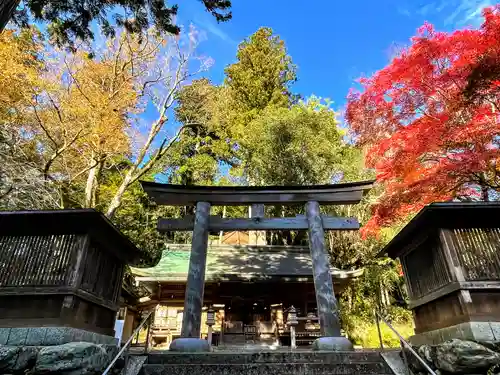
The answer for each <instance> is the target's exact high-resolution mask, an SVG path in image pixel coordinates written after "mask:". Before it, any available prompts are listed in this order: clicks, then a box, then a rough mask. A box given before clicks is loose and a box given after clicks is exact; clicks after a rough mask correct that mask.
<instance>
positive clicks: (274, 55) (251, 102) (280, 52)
mask: <svg viewBox="0 0 500 375" xmlns="http://www.w3.org/2000/svg"><path fill="white" fill-rule="evenodd" d="M236 58H237V60H238V61H237V62H236V63H234V64H232V65H229V66H228V67H227V68H226V70H225V72H226V81H225V83H226V85H227V86H228V87H229V88H230V90H231V95H232V97H233V99H234V102H235V104H236V105H237V106H238V107H239V108H240V109H241V110H242V111H252V110H257V111H258V110H263V109H264V108H266V107H267V106H268V105H273V106H286V105H287V104H288V103H289V100H290V98H291V97H292V94H291V92H290V85H291V84H292V83H293V82H295V81H296V79H297V76H296V66H295V65H294V64H293V63H292V58H291V57H290V55H288V54H287V51H286V48H285V43H284V41H283V40H281V39H280V38H279V36H277V35H275V34H274V33H273V30H272V29H271V28H268V27H261V28H260V29H259V30H257V32H255V33H254V34H253V35H252V36H250V38H248V39H246V40H244V41H243V42H242V43H241V44H240V45H239V47H238V52H237V54H236Z"/></svg>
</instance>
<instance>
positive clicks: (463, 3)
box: [439, 0, 494, 27]
mask: <svg viewBox="0 0 500 375" xmlns="http://www.w3.org/2000/svg"><path fill="white" fill-rule="evenodd" d="M493 4H494V2H493V1H492V0H453V1H450V0H448V1H443V2H442V3H441V5H440V7H439V9H440V10H441V11H443V12H451V14H450V15H449V16H448V17H446V19H445V21H444V23H445V25H447V26H448V25H453V26H459V27H460V26H479V25H480V24H481V23H482V10H483V9H484V8H486V7H488V6H491V5H493ZM452 9H454V10H453V11H452Z"/></svg>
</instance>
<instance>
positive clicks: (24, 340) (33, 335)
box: [0, 327, 117, 346]
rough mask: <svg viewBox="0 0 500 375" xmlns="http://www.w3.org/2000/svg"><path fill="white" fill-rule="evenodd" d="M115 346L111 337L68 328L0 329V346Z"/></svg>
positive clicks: (115, 340) (115, 342) (114, 339)
mask: <svg viewBox="0 0 500 375" xmlns="http://www.w3.org/2000/svg"><path fill="white" fill-rule="evenodd" d="M79 341H83V342H90V343H94V344H107V345H116V344H117V339H116V338H114V337H112V336H107V335H101V334H99V333H95V332H90V331H85V330H83V329H78V328H70V327H40V328H36V327H32V328H27V327H25V328H0V345H10V346H24V345H26V346H51V345H62V344H67V343H70V342H79Z"/></svg>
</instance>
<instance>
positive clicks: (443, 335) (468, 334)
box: [409, 322, 500, 346]
mask: <svg viewBox="0 0 500 375" xmlns="http://www.w3.org/2000/svg"><path fill="white" fill-rule="evenodd" d="M451 339H460V340H470V341H477V342H485V341H500V322H466V323H460V324H457V325H454V326H451V327H446V328H441V329H436V330H434V331H428V332H424V333H418V334H416V335H414V336H411V337H410V339H409V341H410V344H412V345H416V346H419V345H424V344H426V345H438V344H441V343H443V342H445V341H448V340H451Z"/></svg>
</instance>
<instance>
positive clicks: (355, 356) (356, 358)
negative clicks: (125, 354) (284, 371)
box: [147, 351, 383, 365]
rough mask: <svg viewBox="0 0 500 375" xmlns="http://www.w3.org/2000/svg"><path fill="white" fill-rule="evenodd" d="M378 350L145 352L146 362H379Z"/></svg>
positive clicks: (170, 363) (380, 358)
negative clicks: (147, 353)
mask: <svg viewBox="0 0 500 375" xmlns="http://www.w3.org/2000/svg"><path fill="white" fill-rule="evenodd" d="M382 361H383V359H382V357H381V355H380V352H378V351H352V352H323V351H318V352H313V351H294V352H290V351H260V352H238V353H235V352H212V353H174V352H155V353H150V354H149V355H148V360H147V364H155V365H156V364H165V365H176V364H258V363H267V364H270V363H277V364H286V363H307V364H311V363H320V364H323V363H327V364H351V363H382Z"/></svg>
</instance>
